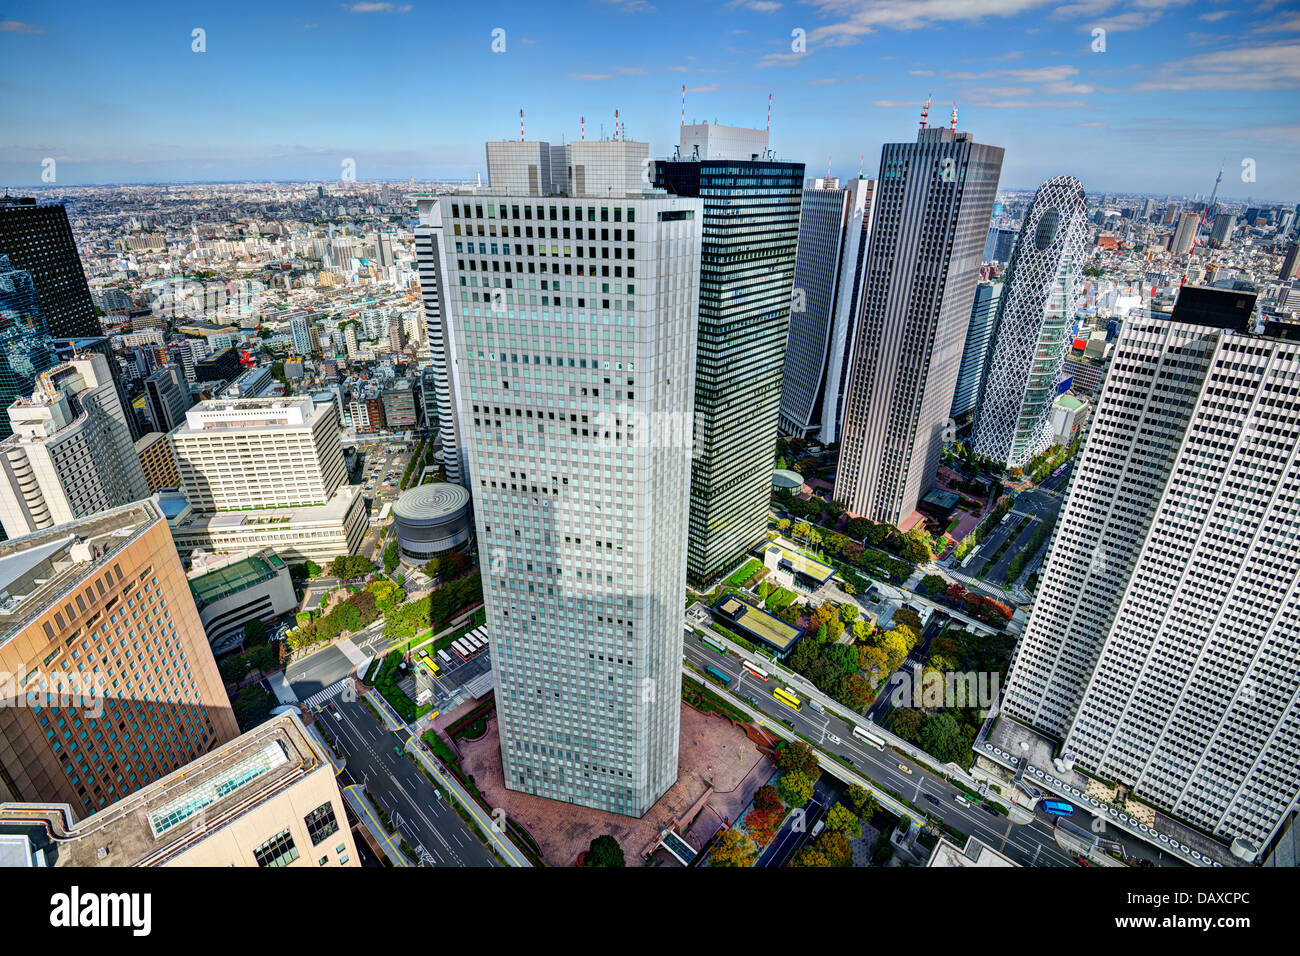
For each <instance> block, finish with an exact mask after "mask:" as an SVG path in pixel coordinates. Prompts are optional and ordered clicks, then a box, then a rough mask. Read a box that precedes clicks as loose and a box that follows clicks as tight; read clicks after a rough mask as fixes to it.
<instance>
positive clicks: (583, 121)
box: [579, 116, 587, 143]
mask: <svg viewBox="0 0 1300 956" xmlns="http://www.w3.org/2000/svg"><path fill="white" fill-rule="evenodd" d="M579 122H581V124H582V141H583V142H584V143H585V142H586V141H587V117H585V116H582V117H579Z"/></svg>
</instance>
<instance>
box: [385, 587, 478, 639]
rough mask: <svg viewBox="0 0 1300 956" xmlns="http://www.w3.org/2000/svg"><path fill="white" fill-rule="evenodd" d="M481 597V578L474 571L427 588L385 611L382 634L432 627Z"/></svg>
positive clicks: (412, 632) (410, 632)
mask: <svg viewBox="0 0 1300 956" xmlns="http://www.w3.org/2000/svg"><path fill="white" fill-rule="evenodd" d="M482 601H483V582H482V580H481V578H480V575H479V573H478V572H477V571H475V572H474V573H473V574H469V575H466V576H465V577H463V578H460V579H459V580H456V581H452V582H451V583H449V584H444V585H443V586H442V587H440V588H438V589H437V590H436V591H430V592H429V593H428V594H426V595H425V596H424V597H422V598H420V599H419V600H418V601H411V602H409V603H407V604H403V605H401V606H400V607H398V608H397V609H396V610H395V611H394V613H392V614H389V615H387V620H386V621H385V622H384V636H385V637H387V638H389V639H390V640H394V639H400V638H403V637H412V636H414V635H416V634H418V633H420V632H421V631H423V630H425V629H426V628H430V627H431V628H433V629H434V630H435V631H436V630H437V629H438V628H440V627H442V625H443V624H445V623H446V622H447V621H449V620H451V619H452V618H453V617H455V616H456V615H457V614H459V613H460V612H461V611H463V610H466V609H467V608H469V607H470V606H472V605H475V604H480V603H482Z"/></svg>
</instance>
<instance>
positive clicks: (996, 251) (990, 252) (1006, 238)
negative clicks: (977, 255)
mask: <svg viewBox="0 0 1300 956" xmlns="http://www.w3.org/2000/svg"><path fill="white" fill-rule="evenodd" d="M1016 235H1017V230H1015V229H1001V228H998V227H996V226H994V227H993V228H991V229H989V237H988V240H987V241H986V242H985V243H984V261H985V262H1001V263H1004V264H1005V263H1006V262H1007V261H1009V260H1010V259H1011V250H1012V249H1013V248H1014V247H1015V244H1016Z"/></svg>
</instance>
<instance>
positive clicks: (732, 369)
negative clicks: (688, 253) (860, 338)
mask: <svg viewBox="0 0 1300 956" xmlns="http://www.w3.org/2000/svg"><path fill="white" fill-rule="evenodd" d="M678 152H679V156H680V157H681V158H680V159H678V160H673V161H659V162H657V163H656V164H655V184H656V185H657V186H662V187H664V188H666V189H667V190H668V192H669V193H670V194H672V195H675V196H684V197H700V198H702V199H703V200H704V226H703V234H704V245H703V248H702V251H701V258H700V269H701V277H700V318H699V344H698V352H697V371H696V385H695V435H696V449H695V457H694V459H693V460H692V462H691V540H690V550H689V552H688V555H687V573H688V575H689V577H690V579H691V580H692V581H694V582H696V583H704V582H707V581H711V580H713V579H714V578H716V577H717V576H718V575H719V574H720V573H722V572H724V571H727V570H730V568H731V567H732V566H733V565H734V564H736V563H737V562H738V561H739V560H740V559H741V558H742V557H743V556H744V554H745V553H746V552H747V551H749V550H750V549H751V548H752V547H754V545H756V544H758V543H759V542H761V541H763V540H764V535H765V534H766V531H767V506H768V501H769V499H770V497H771V493H772V464H773V458H774V455H775V452H776V438H777V426H778V422H779V418H780V412H781V372H782V366H783V365H784V363H785V347H786V337H787V334H788V332H789V326H790V303H791V291H792V289H793V286H794V261H795V251H796V249H797V248H798V239H799V203H800V198H801V196H802V191H803V174H804V167H803V164H802V163H789V162H779V161H776V160H771V159H768V158H767V157H768V156H769V155H770V153H769V150H768V134H767V133H766V131H764V130H751V129H741V128H739V127H732V126H716V125H714V126H711V125H709V124H703V125H700V126H683V127H682V134H681V143H680V145H679V147H678Z"/></svg>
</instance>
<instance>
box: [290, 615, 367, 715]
mask: <svg viewBox="0 0 1300 956" xmlns="http://www.w3.org/2000/svg"><path fill="white" fill-rule="evenodd" d="M344 645H346V646H344ZM387 646H388V640H387V639H386V638H385V637H384V622H383V620H382V619H380V620H378V621H376V622H375V623H374V624H371V625H370V626H369V627H367V628H365V629H364V630H361V631H358V632H357V633H356V634H353V635H352V636H351V637H345V638H343V640H341V641H339V642H338V643H336V644H332V645H330V646H329V647H326V648H323V649H322V650H319V651H316V653H314V654H312V655H311V656H309V657H304V658H303V659H302V660H300V661H295V662H294V663H292V664H290V665H289V666H288V668H286V669H285V678H286V680H288V682H289V686H290V688H292V689H293V692H294V694H296V695H297V697H298V699H299V700H306V699H307V698H308V697H310V696H311V695H312V694H315V693H316V692H317V691H322V690H324V689H325V688H327V687H329V686H330V685H332V684H334V683H336V682H338V681H340V680H342V679H343V678H344V677H347V676H348V674H350V673H351V672H352V670H353V668H355V667H356V666H357V664H356V661H359V660H362V659H363V658H366V657H374V656H375V655H376V654H378V653H379V652H380V651H382V650H384V648H386V647H387Z"/></svg>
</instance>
